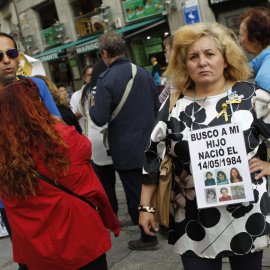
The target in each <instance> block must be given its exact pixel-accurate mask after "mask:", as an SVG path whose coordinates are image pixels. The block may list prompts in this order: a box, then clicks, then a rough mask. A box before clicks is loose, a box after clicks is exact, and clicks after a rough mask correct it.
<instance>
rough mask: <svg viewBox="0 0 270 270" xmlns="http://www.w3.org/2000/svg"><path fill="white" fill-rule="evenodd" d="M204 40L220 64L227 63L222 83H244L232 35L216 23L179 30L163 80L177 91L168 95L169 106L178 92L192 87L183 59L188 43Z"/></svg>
mask: <svg viewBox="0 0 270 270" xmlns="http://www.w3.org/2000/svg"><path fill="white" fill-rule="evenodd" d="M204 36H207V37H210V38H212V39H213V41H214V42H215V44H216V46H217V48H218V50H219V51H220V52H221V54H222V56H223V58H224V61H226V62H227V63H228V67H227V68H226V69H224V77H225V79H226V80H234V81H238V80H247V79H248V78H249V76H250V75H251V72H250V68H249V66H248V64H247V61H246V57H245V54H244V52H243V50H242V48H241V47H240V45H239V44H238V43H237V38H236V37H235V34H234V33H233V31H231V30H230V29H228V28H226V27H225V26H223V25H221V24H218V23H196V24H192V25H185V26H182V27H180V28H179V29H178V30H177V31H176V32H175V34H174V38H173V50H172V56H171V61H170V63H169V66H168V68H167V70H166V72H165V76H167V77H170V78H171V79H172V84H173V86H174V87H175V88H176V89H177V90H178V92H176V93H173V94H172V102H171V104H172V106H173V105H174V104H175V102H176V101H177V99H178V98H179V96H180V94H181V93H182V92H184V91H185V90H187V89H193V88H194V87H195V84H194V82H193V81H192V79H191V77H190V75H189V73H188V69H187V67H186V57H187V52H188V49H189V47H190V46H191V45H192V43H194V42H195V41H197V40H198V39H199V38H201V37H204Z"/></svg>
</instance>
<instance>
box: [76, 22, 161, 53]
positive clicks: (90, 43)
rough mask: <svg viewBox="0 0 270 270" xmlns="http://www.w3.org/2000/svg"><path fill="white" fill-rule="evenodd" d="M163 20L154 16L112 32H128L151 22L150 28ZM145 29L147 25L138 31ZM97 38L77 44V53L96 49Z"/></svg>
mask: <svg viewBox="0 0 270 270" xmlns="http://www.w3.org/2000/svg"><path fill="white" fill-rule="evenodd" d="M165 21H166V20H165V19H164V17H158V18H154V19H151V20H148V21H143V22H139V23H136V24H132V25H128V26H125V27H123V28H121V29H118V30H115V31H114V32H115V33H116V34H121V33H125V32H128V31H131V30H134V29H137V28H140V27H143V26H146V25H150V24H152V25H150V28H151V27H154V26H156V23H157V22H158V24H160V23H163V22H165ZM147 29H149V28H148V27H147V28H143V29H142V30H140V31H144V30H147ZM97 38H98V37H97ZM97 38H96V39H94V40H90V41H88V42H86V43H83V44H81V45H79V46H76V52H77V54H82V53H86V52H90V51H93V50H96V49H97V48H98V46H97Z"/></svg>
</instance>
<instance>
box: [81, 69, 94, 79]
mask: <svg viewBox="0 0 270 270" xmlns="http://www.w3.org/2000/svg"><path fill="white" fill-rule="evenodd" d="M92 70H93V66H92V65H87V66H86V67H85V68H84V69H83V74H82V78H83V80H84V82H85V83H89V82H90V80H91V76H92Z"/></svg>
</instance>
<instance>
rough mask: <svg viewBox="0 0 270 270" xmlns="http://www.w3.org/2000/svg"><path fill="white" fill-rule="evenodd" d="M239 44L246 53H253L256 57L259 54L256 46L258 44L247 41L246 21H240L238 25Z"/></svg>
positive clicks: (258, 47)
mask: <svg viewBox="0 0 270 270" xmlns="http://www.w3.org/2000/svg"><path fill="white" fill-rule="evenodd" d="M239 43H240V44H241V45H242V47H243V48H244V50H245V51H246V52H247V53H253V54H255V55H258V54H259V53H260V46H258V43H257V42H252V41H250V40H249V39H248V30H247V25H246V20H244V21H242V23H241V25H240V29H239ZM258 49H259V50H258Z"/></svg>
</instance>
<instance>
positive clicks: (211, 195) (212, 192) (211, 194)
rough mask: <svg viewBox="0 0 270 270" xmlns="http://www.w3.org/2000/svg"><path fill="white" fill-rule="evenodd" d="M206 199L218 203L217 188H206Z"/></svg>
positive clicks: (207, 201)
mask: <svg viewBox="0 0 270 270" xmlns="http://www.w3.org/2000/svg"><path fill="white" fill-rule="evenodd" d="M204 194H205V201H206V203H207V204H208V203H209V204H210V203H216V202H217V193H216V189H215V188H209V189H208V188H207V189H205V190H204Z"/></svg>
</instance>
